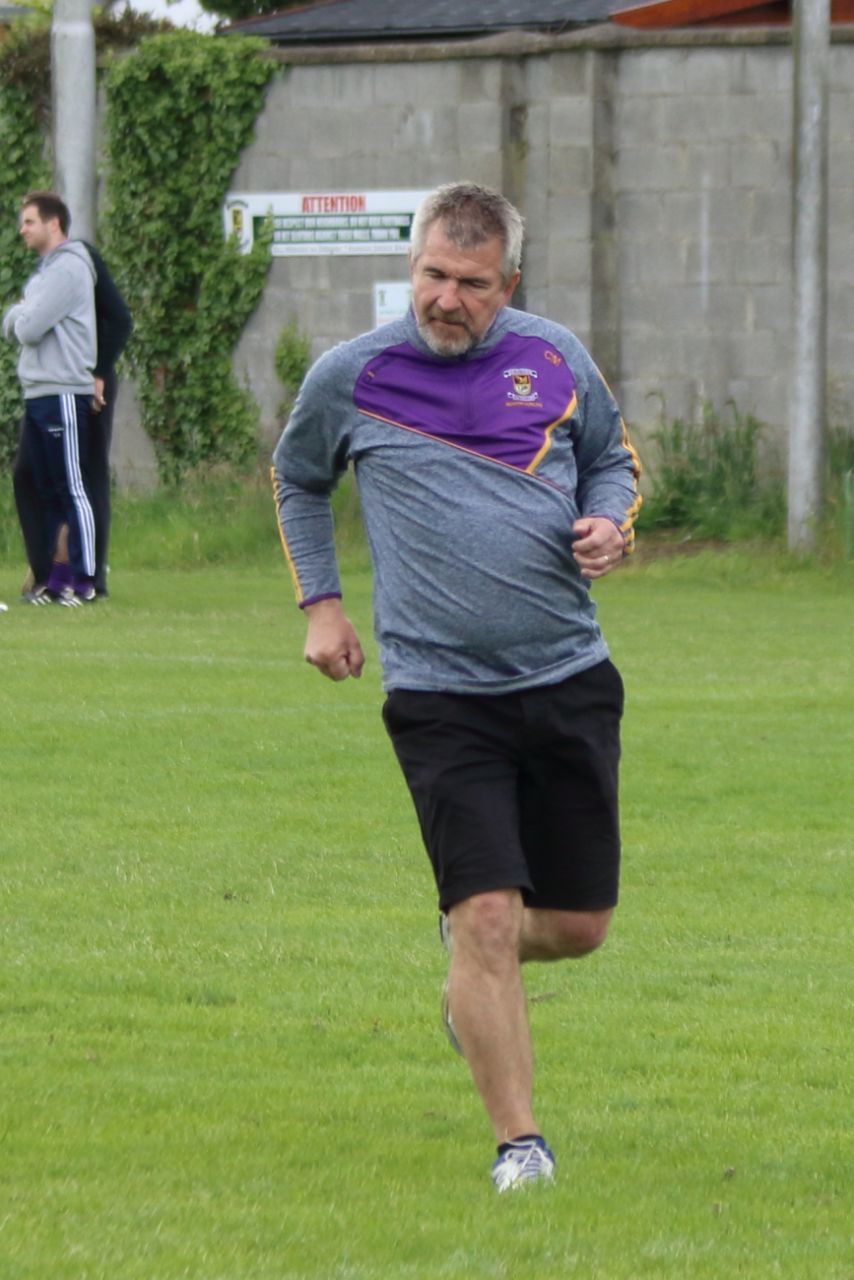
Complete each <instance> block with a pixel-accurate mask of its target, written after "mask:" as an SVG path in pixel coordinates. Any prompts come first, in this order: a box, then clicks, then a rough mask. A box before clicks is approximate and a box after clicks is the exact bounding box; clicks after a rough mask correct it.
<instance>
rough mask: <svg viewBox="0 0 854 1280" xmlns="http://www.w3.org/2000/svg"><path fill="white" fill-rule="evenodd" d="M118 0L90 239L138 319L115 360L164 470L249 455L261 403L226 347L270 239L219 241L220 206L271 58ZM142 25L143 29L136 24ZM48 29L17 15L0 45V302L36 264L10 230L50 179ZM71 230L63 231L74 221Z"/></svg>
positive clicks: (14, 396)
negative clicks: (101, 207)
mask: <svg viewBox="0 0 854 1280" xmlns="http://www.w3.org/2000/svg"><path fill="white" fill-rule="evenodd" d="M129 15H130V11H126V12H125V14H124V15H122V16H121V17H119V18H118V19H110V18H103V17H102V18H99V19H96V40H97V45H98V51H99V56H100V57H101V58H102V60H103V55H104V53H105V51H107V50H109V49H114V50H126V49H127V48H128V47H129V46H132V45H134V44H135V45H136V47H135V48H134V50H133V52H131V53H126V54H125V56H122V57H120V58H115V59H112V60H110V61H108V69H107V73H106V85H107V120H106V126H107V156H106V160H107V171H108V179H107V206H108V207H107V210H106V216H105V218H104V219H103V226H102V228H101V230H102V237H101V240H102V246H103V248H104V253H105V256H106V258H107V260H108V262H109V264H110V267H111V270H112V271H113V273H114V275H115V277H116V280H117V281H118V283H119V286H120V288H121V290H122V292H123V294H124V295H125V297H126V299H127V301H128V305H129V306H130V309H131V312H132V314H133V317H134V324H135V329H134V334H133V337H132V339H131V342H130V344H129V346H128V350H127V357H126V358H127V363H128V365H129V366H130V370H131V372H132V374H133V375H134V377H135V378H136V382H137V389H138V392H139V398H140V407H141V412H142V419H143V425H144V427H145V428H146V430H147V432H148V434H149V436H150V437H151V439H152V441H153V443H154V446H155V449H156V452H157V457H158V463H159V467H160V471H161V475H162V476H163V477H164V478H166V479H177V478H178V477H180V476H181V475H183V474H184V473H185V472H186V471H188V470H190V469H192V468H193V467H195V466H198V465H199V464H200V463H204V462H208V461H227V462H237V463H242V462H246V461H248V460H249V459H250V458H251V457H253V456H254V453H255V449H256V434H257V417H258V411H257V406H256V404H255V401H254V398H253V397H252V395H251V392H250V391H249V390H248V389H243V388H240V387H239V386H238V385H237V384H236V382H235V380H234V377H233V375H232V371H231V354H232V351H233V349H234V346H235V344H236V342H237V339H238V337H239V335H240V332H241V330H242V328H243V326H244V325H245V323H246V321H247V319H248V318H249V316H250V315H251V313H252V311H253V310H254V308H255V306H256V304H257V302H258V299H259V297H260V294H261V291H262V289H263V285H264V280H265V277H266V273H267V270H268V266H269V262H270V256H269V236H265V235H263V234H262V235H260V236H257V237H256V240H255V245H254V248H253V249H252V251H251V252H250V253H249V254H246V255H241V254H240V253H239V252H238V250H237V247H236V245H235V244H234V243H233V242H229V241H226V240H225V237H224V234H223V224H222V204H223V199H224V197H225V194H226V192H227V189H228V183H229V178H230V177H231V174H232V172H233V171H234V168H235V167H236V165H237V162H238V160H239V157H240V153H241V151H242V150H243V148H244V147H245V146H246V144H247V143H248V142H249V140H250V138H251V135H252V128H253V125H254V122H255V119H256V117H257V115H258V112H259V111H260V108H261V105H262V102H263V96H264V91H265V89H266V86H267V84H268V82H269V80H270V78H271V76H272V74H273V72H274V65H273V63H272V62H271V61H269V60H268V59H265V58H264V57H263V56H262V52H263V50H264V48H265V47H266V46H265V45H264V43H263V41H258V40H243V39H240V40H219V39H216V38H214V37H211V36H203V35H200V34H197V33H195V32H189V31H174V30H167V28H168V24H161V23H152V22H151V20H149V19H142V20H140V19H139V18H137V17H136V15H133V16H129ZM146 33H149V34H146ZM49 83H50V32H49V27H48V26H47V25H46V22H45V21H44V20H42V21H41V23H39V22H38V21H36V22H35V23H32V24H29V23H28V24H26V25H24V26H22V27H19V28H17V29H16V30H15V31H14V32H13V35H12V37H11V38H10V39H9V40H7V41H6V42H4V45H3V46H2V48H0V307H3V308H5V306H7V305H8V304H9V303H10V302H11V301H13V300H15V299H16V298H17V297H18V296H19V295H20V290H21V287H22V285H23V283H24V281H25V280H26V278H27V276H28V275H29V274H30V272H31V271H32V270H33V266H34V262H33V259H32V256H31V255H30V254H29V253H28V252H27V250H26V249H25V248H24V246H23V244H22V243H21V242H20V238H19V236H18V232H17V218H18V211H19V204H20V198H21V196H22V195H23V194H24V193H25V192H26V191H27V190H28V189H29V188H32V187H37V186H50V185H51V179H50V170H51V164H50V158H49V156H48V154H47V147H46V143H45V139H46V137H47V134H48V132H49V118H50V103H49V98H48V96H47V95H46V93H45V86H47V85H49ZM72 234H73V228H72ZM15 359H16V353H15V349H14V347H13V346H12V344H10V343H7V342H2V341H0V467H3V468H4V469H5V467H6V466H8V463H9V460H10V459H11V457H12V456H13V453H14V449H15V444H16V441H17V432H18V421H19V418H20V412H21V402H20V392H19V389H18V385H17V379H16V377H15Z"/></svg>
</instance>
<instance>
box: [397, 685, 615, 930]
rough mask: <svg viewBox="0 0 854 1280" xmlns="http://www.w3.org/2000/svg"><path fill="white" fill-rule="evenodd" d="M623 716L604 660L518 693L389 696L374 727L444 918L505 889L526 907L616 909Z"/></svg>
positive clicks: (406, 692) (399, 691) (404, 692)
mask: <svg viewBox="0 0 854 1280" xmlns="http://www.w3.org/2000/svg"><path fill="white" fill-rule="evenodd" d="M622 711H623V682H622V680H621V678H620V674H619V672H618V671H617V669H616V667H614V666H613V664H612V663H611V662H609V661H605V662H601V663H599V664H597V665H596V666H595V667H590V668H589V669H588V670H586V671H582V672H579V674H578V675H575V676H571V677H570V678H569V679H568V680H564V681H562V682H561V683H560V684H556V685H546V686H543V687H541V688H537V689H525V690H522V691H520V692H517V693H506V694H497V695H483V696H480V695H468V694H454V693H424V692H415V691H411V690H407V689H394V690H392V692H391V693H390V694H389V695H388V698H387V699H386V702H385V705H384V707H383V720H384V722H385V726H386V729H387V730H388V733H389V736H390V738H391V741H392V744H393V746H394V749H395V752H396V754H397V758H398V760H399V762H400V766H401V768H402V770H403V773H404V776H405V778H406V781H407V784H408V785H409V790H410V792H411V794H412V799H413V801H414V802H415V809H416V812H417V814H418V821H419V823H420V825H421V834H422V836H423V838H424V843H425V845H426V847H427V852H428V854H429V855H430V860H431V862H432V863H433V871H434V874H435V877H436V884H437V886H438V889H439V905H440V906H441V908H442V910H447V909H448V908H449V907H452V906H453V905H454V903H456V902H461V901H462V900H463V899H465V898H470V897H472V895H474V894H478V893H486V892H489V891H491V890H495V889H507V888H518V889H520V890H521V892H522V896H523V899H524V901H525V903H526V905H528V906H531V907H548V908H552V909H554V910H559V911H598V910H603V909H605V908H607V907H613V906H615V905H616V902H617V890H618V884H619V869H620V833H619V818H618V811H617V774H618V767H619V759H620V718H621V716H622Z"/></svg>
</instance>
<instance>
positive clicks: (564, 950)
mask: <svg viewBox="0 0 854 1280" xmlns="http://www.w3.org/2000/svg"><path fill="white" fill-rule="evenodd" d="M613 914H614V913H613V910H612V909H611V908H608V909H607V910H604V911H544V910H537V909H533V910H530V911H528V912H526V919H525V927H524V930H523V934H522V946H521V955H522V959H523V960H565V959H579V958H580V957H581V956H586V955H589V954H590V952H591V951H595V950H596V948H597V947H601V945H602V943H603V942H604V941H605V938H606V936H607V933H608V925H609V924H610V922H611V916H612V915H613Z"/></svg>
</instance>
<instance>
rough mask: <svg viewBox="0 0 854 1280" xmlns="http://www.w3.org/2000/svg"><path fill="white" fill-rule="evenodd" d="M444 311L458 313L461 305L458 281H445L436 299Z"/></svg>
mask: <svg viewBox="0 0 854 1280" xmlns="http://www.w3.org/2000/svg"><path fill="white" fill-rule="evenodd" d="M436 302H437V303H438V305H439V307H440V308H441V309H442V311H456V310H457V307H458V306H459V304H460V290H459V285H458V284H457V282H456V280H443V281H442V288H441V290H440V291H439V296H438V298H437V299H436Z"/></svg>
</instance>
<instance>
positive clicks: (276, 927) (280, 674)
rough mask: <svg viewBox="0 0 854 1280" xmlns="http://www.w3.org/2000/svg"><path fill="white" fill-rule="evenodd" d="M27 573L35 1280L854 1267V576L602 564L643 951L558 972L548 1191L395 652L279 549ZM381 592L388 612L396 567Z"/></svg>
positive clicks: (352, 575) (552, 974)
mask: <svg viewBox="0 0 854 1280" xmlns="http://www.w3.org/2000/svg"><path fill="white" fill-rule="evenodd" d="M19 577H20V574H19V570H18V568H17V565H14V566H12V565H10V564H9V563H8V562H7V564H6V566H5V567H3V568H0V599H5V600H6V601H7V602H8V603H9V612H8V613H6V614H3V615H0V645H1V646H2V651H3V660H4V679H3V682H2V689H0V726H2V727H1V728H0V735H2V736H0V763H2V793H0V848H2V858H1V859H0V910H2V920H3V924H2V931H0V982H2V991H0V1010H2V1015H1V1016H0V1037H2V1039H0V1277H2V1280H83V1278H84V1277H85V1278H86V1280H96V1278H97V1280H101V1278H103V1280H177V1278H178V1277H192V1278H194V1280H421V1278H422V1277H423V1280H428V1278H429V1280H433V1278H435V1277H439V1278H443V1280H475V1278H480V1277H483V1278H484V1280H486V1278H489V1280H502V1278H506V1280H516V1278H517V1277H523V1276H532V1277H539V1278H541V1280H566V1278H567V1277H577V1278H578V1280H721V1278H722V1277H729V1276H736V1277H743V1278H745V1280H772V1278H776V1277H785V1278H787V1280H854V1213H852V1174H854V1143H852V1114H854V1105H853V1104H854V1099H853V1098H852V1076H851V1064H852V941H851V925H850V917H851V906H850V903H851V889H852V870H851V868H852V843H854V837H852V812H851V796H852V784H851V779H852V764H854V749H852V748H853V747H854V743H853V742H852V725H854V682H852V656H851V654H852V631H854V628H853V627H852V622H854V611H853V610H852V587H854V575H852V571H851V566H850V565H849V566H847V567H846V566H844V565H837V566H836V567H835V568H834V567H831V568H822V567H816V566H813V567H812V568H803V569H800V570H798V569H797V568H793V567H791V566H785V565H783V566H781V565H780V564H779V563H778V561H777V560H776V559H773V558H772V559H770V560H768V559H763V557H762V555H761V553H760V554H758V555H753V554H752V553H751V550H750V549H749V548H748V549H746V550H741V551H729V552H721V553H712V552H706V553H703V554H701V555H698V556H695V557H691V558H687V557H676V558H667V559H659V560H655V561H652V562H650V563H648V564H643V563H640V564H638V565H635V566H629V567H628V568H627V569H626V570H624V571H623V572H621V573H620V574H619V575H614V576H613V577H611V578H609V579H607V580H605V581H603V582H602V583H601V584H600V585H599V586H597V588H596V596H597V598H598V600H599V602H600V611H601V617H602V619H603V622H604V626H605V629H606V633H607V634H608V637H609V640H610V642H611V647H612V651H613V655H614V657H615V660H616V661H617V663H618V664H619V665H620V667H621V669H622V671H623V674H624V677H625V680H626V685H627V689H628V706H627V714H626V721H625V736H624V741H625V759H624V770H623V797H624V798H623V810H624V820H623V825H624V842H625V866H624V880H623V901H622V905H621V908H620V911H619V912H618V915H617V917H616V919H615V924H614V928H613V932H612V936H611V939H610V940H609V943H608V945H607V946H606V947H605V948H604V949H603V950H602V951H601V952H599V953H598V954H597V955H595V956H594V957H591V958H589V959H588V960H585V961H582V962H580V963H578V964H577V965H563V966H555V967H539V968H535V967H531V968H530V969H528V970H527V979H528V990H529V994H530V997H531V1019H532V1024H533V1028H534V1034H535V1042H536V1047H537V1055H538V1086H537V1087H538V1110H539V1115H540V1117H541V1122H542V1124H543V1126H544V1128H545V1131H546V1133H547V1135H548V1137H549V1140H550V1141H551V1143H552V1145H553V1146H554V1147H555V1149H556V1153H557V1155H558V1181H557V1183H556V1185H555V1186H554V1187H553V1188H543V1189H539V1188H531V1189H530V1190H529V1191H527V1192H524V1193H520V1194H516V1195H512V1196H505V1197H502V1198H499V1197H497V1196H496V1195H495V1193H494V1192H493V1191H492V1188H491V1186H490V1184H489V1180H488V1167H489V1164H490V1160H491V1154H492V1151H491V1141H490V1135H489V1132H488V1129H487V1126H486V1122H485V1120H484V1118H483V1116H482V1114H481V1111H480V1108H479V1105H478V1104H477V1103H476V1101H475V1098H474V1094H473V1091H472V1088H471V1085H470V1083H469V1081H468V1078H467V1075H466V1070H465V1067H464V1065H463V1064H462V1063H460V1062H459V1060H457V1059H456V1058H454V1057H453V1055H452V1054H451V1053H450V1052H449V1051H448V1049H447V1046H446V1044H445V1041H444V1038H443V1036H442V1034H441V1030H440V1028H439V1024H438V1000H439V992H440V987H441V982H442V978H443V973H444V956H443V953H442V951H441V949H440V947H439V944H438V940H437V937H436V930H435V906H434V895H433V891H432V887H431V882H430V878H429V875H428V869H427V862H426V858H425V856H424V855H423V853H422V851H421V848H420V845H419V841H418V838H417V834H416V829H415V823H414V819H413V817H412V814H411V812H410V808H409V801H408V798H407V796H406V794H405V792H404V788H403V784H402V782H401V781H400V779H399V778H398V776H397V772H396V766H395V765H394V763H393V759H392V755H391V751H390V748H389V746H388V745H387V743H386V741H385V738H384V735H383V732H382V729H381V725H380V722H379V717H378V704H379V700H380V690H379V674H378V670H377V664H376V660H375V658H374V656H373V651H371V662H370V665H369V667H368V670H367V671H366V674H365V677H364V678H363V680H362V681H361V682H353V681H349V682H347V683H346V684H345V685H342V686H333V685H331V684H328V683H327V682H325V681H323V680H322V679H321V678H320V677H319V676H318V675H317V674H316V673H315V672H314V671H311V670H309V669H308V668H306V667H305V665H304V663H303V662H302V660H301V645H302V624H301V619H300V618H299V616H298V614H297V612H296V610H295V609H294V608H293V605H292V603H291V599H290V592H289V586H288V583H287V581H286V574H285V571H284V568H283V567H282V565H281V564H280V563H279V562H278V560H277V559H276V558H275V548H273V547H272V546H271V552H270V556H269V560H267V559H266V558H263V557H262V558H258V557H256V558H255V560H254V561H252V562H251V563H250V566H249V567H248V568H246V567H240V568H238V567H235V566H228V565H225V566H214V567H202V568H199V569H197V570H196V571H193V572H189V571H186V572H179V571H166V570H162V569H161V570H160V571H156V570H154V569H142V568H136V569H130V568H124V569H122V568H121V566H119V568H118V569H117V571H116V572H115V573H114V575H113V577H114V582H113V583H112V586H111V592H112V594H111V598H110V600H109V601H108V602H106V603H104V604H99V605H97V606H95V607H93V608H91V609H87V610H63V609H58V608H55V609H41V610H38V609H32V608H26V607H24V606H23V605H19V604H17V603H16V598H17V588H18V584H19ZM347 583H348V604H349V608H350V611H351V614H352V615H353V616H354V618H355V619H356V621H357V622H358V624H359V625H360V628H361V631H362V632H363V634H364V636H365V637H367V635H368V633H369V631H370V625H369V621H368V617H369V579H368V575H367V573H366V572H365V570H364V568H363V567H362V566H361V565H360V564H356V563H354V565H353V566H352V567H351V569H350V571H349V573H348V575H347Z"/></svg>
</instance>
